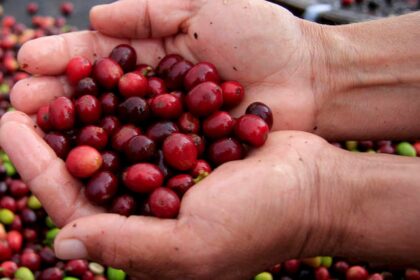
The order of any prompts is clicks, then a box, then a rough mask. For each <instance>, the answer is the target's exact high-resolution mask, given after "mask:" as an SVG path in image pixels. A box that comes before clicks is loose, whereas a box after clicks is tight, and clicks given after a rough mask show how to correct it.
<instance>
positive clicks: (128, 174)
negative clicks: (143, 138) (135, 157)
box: [123, 163, 163, 193]
mask: <svg viewBox="0 0 420 280" xmlns="http://www.w3.org/2000/svg"><path fill="white" fill-rule="evenodd" d="M123 182H124V185H125V186H126V187H127V188H129V189H130V190H132V191H134V192H139V193H149V192H152V191H153V190H154V189H156V188H158V187H160V186H162V183H163V174H162V172H161V171H160V169H159V167H157V166H156V165H153V164H150V163H138V164H135V165H133V166H130V167H129V168H128V169H127V170H126V171H125V172H124V174H123Z"/></svg>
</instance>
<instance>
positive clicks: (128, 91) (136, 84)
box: [118, 73, 149, 97]
mask: <svg viewBox="0 0 420 280" xmlns="http://www.w3.org/2000/svg"><path fill="white" fill-rule="evenodd" d="M118 89H119V91H120V94H121V95H122V96H124V97H132V96H140V97H144V96H146V95H147V94H148V92H149V82H148V81H147V78H146V77H145V76H141V75H138V74H136V73H127V74H124V76H122V77H121V79H120V81H119V82H118Z"/></svg>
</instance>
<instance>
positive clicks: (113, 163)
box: [101, 151, 121, 172]
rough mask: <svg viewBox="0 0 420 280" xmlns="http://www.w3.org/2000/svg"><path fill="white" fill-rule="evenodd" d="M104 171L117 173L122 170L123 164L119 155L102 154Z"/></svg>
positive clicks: (113, 153)
mask: <svg viewBox="0 0 420 280" xmlns="http://www.w3.org/2000/svg"><path fill="white" fill-rule="evenodd" d="M101 155H102V160H103V163H102V168H101V170H102V171H110V172H117V171H118V170H119V169H120V166H121V162H120V157H119V156H118V154H117V153H115V152H111V151H105V152H102V154H101Z"/></svg>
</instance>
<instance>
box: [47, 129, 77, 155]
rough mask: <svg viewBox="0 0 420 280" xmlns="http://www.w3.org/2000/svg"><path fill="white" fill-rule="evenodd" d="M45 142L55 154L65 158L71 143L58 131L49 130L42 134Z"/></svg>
mask: <svg viewBox="0 0 420 280" xmlns="http://www.w3.org/2000/svg"><path fill="white" fill-rule="evenodd" d="M44 140H45V142H47V144H48V145H49V146H50V147H51V149H53V150H54V152H55V154H56V155H57V156H58V157H59V158H62V159H65V158H66V156H67V154H68V153H69V151H70V149H71V143H70V140H69V138H68V137H67V136H65V135H64V134H61V133H59V132H50V133H48V134H46V135H45V136H44Z"/></svg>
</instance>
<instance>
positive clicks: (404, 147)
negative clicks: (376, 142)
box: [396, 142, 416, 157]
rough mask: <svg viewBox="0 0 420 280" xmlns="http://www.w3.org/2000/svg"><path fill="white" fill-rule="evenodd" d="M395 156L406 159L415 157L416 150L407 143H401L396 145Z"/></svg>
mask: <svg viewBox="0 0 420 280" xmlns="http://www.w3.org/2000/svg"><path fill="white" fill-rule="evenodd" d="M396 151H397V154H399V155H401V156H407V157H415V156H416V149H414V147H413V145H411V144H410V143H408V142H401V143H399V144H398V145H397V148H396Z"/></svg>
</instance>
